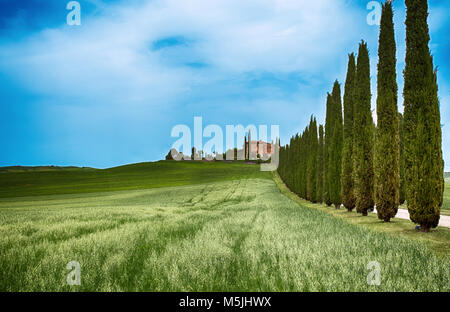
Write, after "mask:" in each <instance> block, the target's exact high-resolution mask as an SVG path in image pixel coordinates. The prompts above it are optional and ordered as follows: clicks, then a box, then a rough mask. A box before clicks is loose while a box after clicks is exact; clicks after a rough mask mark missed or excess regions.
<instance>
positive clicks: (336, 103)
mask: <svg viewBox="0 0 450 312" xmlns="http://www.w3.org/2000/svg"><path fill="white" fill-rule="evenodd" d="M331 105H332V109H331V110H332V115H331V116H332V120H331V122H332V124H331V128H332V132H331V136H330V137H331V142H330V144H329V146H328V147H329V149H328V155H329V159H328V185H329V192H330V200H331V202H332V203H333V204H334V206H335V207H336V209H339V208H340V206H341V204H342V200H341V173H342V148H343V140H344V133H343V124H342V102H341V86H340V84H339V82H338V81H336V82H335V83H334V86H333V92H332V94H331Z"/></svg>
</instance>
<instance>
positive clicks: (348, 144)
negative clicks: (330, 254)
mask: <svg viewBox="0 0 450 312" xmlns="http://www.w3.org/2000/svg"><path fill="white" fill-rule="evenodd" d="M355 80H356V64H355V55H354V54H353V53H352V54H350V55H349V58H348V69H347V78H346V81H345V94H344V150H343V152H342V203H343V204H344V206H345V208H347V210H348V211H352V210H353V209H354V208H355V205H356V198H355V194H354V181H353V140H354V138H353V110H354V105H355V86H356V85H355V83H356V81H355Z"/></svg>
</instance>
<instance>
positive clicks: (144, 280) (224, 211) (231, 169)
mask: <svg viewBox="0 0 450 312" xmlns="http://www.w3.org/2000/svg"><path fill="white" fill-rule="evenodd" d="M446 191H448V187H447V188H446ZM446 203H447V205H449V197H448V192H447V193H446ZM327 210H330V211H327ZM342 213H343V211H342ZM347 216H348V215H347ZM352 218H353V219H355V220H363V221H359V222H351V221H349V220H347V219H348V218H347V217H340V216H337V215H335V212H334V211H332V209H331V208H326V207H325V206H322V205H313V204H310V203H306V202H303V201H302V200H300V199H298V198H295V196H294V195H293V194H292V193H290V192H289V190H287V189H286V188H285V187H284V185H283V184H282V183H281V181H280V179H279V178H278V176H277V175H276V174H272V173H267V172H266V173H263V172H260V171H259V166H257V165H249V164H245V163H226V162H211V163H208V162H195V163H194V162H170V161H167V162H166V161H163V162H156V163H144V164H136V165H130V166H123V167H118V168H112V169H107V170H97V169H91V168H83V169H79V168H35V169H32V170H31V169H26V168H19V167H18V168H9V169H3V171H2V172H0V291H445V292H448V291H450V272H449V268H450V250H449V248H450V229H445V228H438V229H437V230H433V231H432V232H431V233H429V234H424V233H417V232H415V231H414V225H413V224H412V223H411V222H409V221H408V220H401V221H396V220H394V221H393V222H392V223H391V224H389V225H387V226H388V227H392V228H394V227H395V228H396V229H401V230H400V232H401V233H392V230H389V229H387V228H382V227H380V226H379V225H380V224H381V223H380V221H378V220H377V219H376V216H369V217H367V218H365V219H363V217H360V216H358V215H357V214H356V213H355V214H354V215H352ZM70 261H77V262H79V263H80V265H81V285H79V286H78V285H73V286H69V285H68V284H67V282H66V278H67V274H68V273H69V270H68V269H67V268H66V265H67V263H69V262H70ZM371 261H377V262H379V263H380V267H381V284H380V285H379V286H376V285H368V283H367V275H368V273H369V270H368V268H367V265H368V263H369V262H371Z"/></svg>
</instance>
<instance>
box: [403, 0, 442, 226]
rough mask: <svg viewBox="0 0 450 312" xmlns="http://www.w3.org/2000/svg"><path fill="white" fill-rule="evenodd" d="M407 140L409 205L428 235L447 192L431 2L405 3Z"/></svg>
mask: <svg viewBox="0 0 450 312" xmlns="http://www.w3.org/2000/svg"><path fill="white" fill-rule="evenodd" d="M405 4H406V22H405V24H406V59H405V70H404V77H405V84H404V90H403V97H404V100H405V102H404V105H405V109H404V116H403V124H404V129H403V131H404V132H403V136H404V148H405V151H404V153H405V154H404V155H405V172H406V202H407V204H408V211H409V215H410V218H411V220H412V221H413V222H415V223H418V224H420V228H421V230H422V231H423V232H429V231H430V228H434V227H437V225H438V223H439V218H440V207H441V205H442V200H443V191H444V171H443V167H444V162H443V159H442V146H441V144H442V133H441V124H440V111H439V99H438V94H437V92H438V86H437V75H436V71H435V69H434V65H433V58H432V56H431V53H430V49H429V46H428V44H429V41H430V36H429V29H428V23H427V17H428V1H426V0H406V1H405Z"/></svg>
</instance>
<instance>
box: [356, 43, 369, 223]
mask: <svg viewBox="0 0 450 312" xmlns="http://www.w3.org/2000/svg"><path fill="white" fill-rule="evenodd" d="M370 99H371V93H370V62H369V51H368V49H367V44H366V43H365V42H364V41H363V42H361V44H360V45H359V53H358V61H357V69H356V101H355V107H354V136H355V141H354V149H353V151H354V162H355V163H354V166H355V167H354V170H355V171H354V175H355V176H354V178H355V195H356V210H357V211H358V212H361V213H362V214H363V215H367V211H368V209H370V208H372V207H373V206H374V169H373V139H374V133H373V132H374V126H373V120H372V112H371V110H370Z"/></svg>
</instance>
